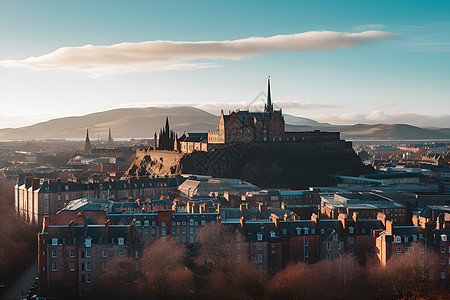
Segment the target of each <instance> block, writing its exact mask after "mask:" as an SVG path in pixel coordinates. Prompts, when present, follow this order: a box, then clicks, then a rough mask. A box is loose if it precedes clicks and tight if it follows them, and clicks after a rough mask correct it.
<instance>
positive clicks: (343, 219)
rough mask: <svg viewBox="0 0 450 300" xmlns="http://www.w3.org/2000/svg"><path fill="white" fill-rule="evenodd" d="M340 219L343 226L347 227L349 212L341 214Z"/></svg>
mask: <svg viewBox="0 0 450 300" xmlns="http://www.w3.org/2000/svg"><path fill="white" fill-rule="evenodd" d="M338 220H339V221H341V223H342V227H343V228H344V229H347V214H339V216H338Z"/></svg>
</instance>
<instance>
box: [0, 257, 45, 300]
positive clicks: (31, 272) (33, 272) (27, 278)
mask: <svg viewBox="0 0 450 300" xmlns="http://www.w3.org/2000/svg"><path fill="white" fill-rule="evenodd" d="M37 268H38V266H37V258H36V259H35V261H34V262H33V264H31V265H30V266H28V268H27V269H26V270H25V271H24V272H23V273H22V275H21V276H20V277H19V278H18V279H17V281H16V282H15V283H14V285H13V286H12V287H10V288H8V287H6V288H7V291H6V294H5V295H3V296H2V297H1V299H2V300H13V299H20V298H22V297H26V295H27V292H28V289H29V288H30V286H31V285H32V284H33V280H34V278H36V277H37V275H38V270H37ZM22 292H23V294H22Z"/></svg>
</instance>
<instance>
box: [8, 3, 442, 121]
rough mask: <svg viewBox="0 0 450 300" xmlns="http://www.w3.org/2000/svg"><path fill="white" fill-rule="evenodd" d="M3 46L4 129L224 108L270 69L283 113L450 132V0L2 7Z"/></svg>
mask: <svg viewBox="0 0 450 300" xmlns="http://www.w3.org/2000/svg"><path fill="white" fill-rule="evenodd" d="M368 31H375V32H376V36H375V37H373V34H372V35H371V34H370V33H367V32H368ZM308 32H313V33H308ZM324 32H325V33H324ZM326 32H328V33H326ZM305 33H306V34H307V35H308V34H309V35H308V36H312V38H311V39H313V40H314V39H316V38H319V39H320V40H321V44H320V46H318V47H315V48H314V47H312V48H313V49H310V48H308V47H309V46H308V43H311V39H308V38H306V40H305V38H304V37H305ZM296 34H300V35H296ZM302 34H303V35H302ZM278 36H281V38H280V37H278ZM254 37H261V38H266V39H264V40H263V41H260V40H257V39H256V40H255V39H252V38H254ZM283 37H286V38H287V40H284V38H283ZM158 40H162V41H166V42H169V43H168V45H165V44H164V45H163V46H158V45H156V46H155V42H154V41H158ZM0 41H1V42H0V43H1V46H0V82H1V88H0V99H1V104H2V106H1V110H0V127H10V126H11V127H16V126H21V125H26V124H31V123H34V122H37V121H42V120H47V119H50V118H54V117H60V116H68V115H82V114H87V113H90V112H95V111H102V110H106V109H112V108H119V107H127V106H162V105H163V106H164V105H179V104H185V105H194V106H196V107H199V108H204V109H207V110H208V111H210V112H213V113H216V114H218V112H219V111H220V108H221V107H223V108H225V109H234V108H246V107H248V105H249V103H251V102H252V101H253V100H254V99H255V97H257V96H258V94H259V93H260V92H264V91H265V89H266V80H267V76H268V75H270V76H271V80H272V99H273V100H274V101H275V103H276V104H277V103H278V105H279V107H282V108H283V110H284V112H285V113H290V114H294V115H298V116H303V117H309V118H313V119H315V120H318V121H322V122H330V123H334V124H352V123H358V122H361V123H410V124H414V125H420V126H440V127H450V84H449V82H450V1H292V2H289V1H285V2H279V1H278V2H276V1H222V2H217V1H127V2H125V1H76V2H75V1H0ZM171 41H180V42H184V43H182V44H181V45H179V44H175V45H174V44H173V43H170V42H171ZM205 41H206V42H205ZM208 41H209V42H211V41H216V42H218V43H216V44H217V45H214V46H211V47H210V43H208ZM225 41H231V42H225ZM124 42H127V43H136V44H128V45H129V48H127V49H126V57H125V58H124V56H117V57H118V58H117V59H116V54H117V53H118V52H114V53H112V52H111V51H119V50H117V49H116V48H120V47H121V46H117V44H120V43H124ZM143 42H150V43H149V44H148V47H147V46H145V47H144V48H143V49H141V50H139V49H137V47H140V46H141V45H143V44H142V43H143ZM186 42H194V43H186ZM199 42H203V43H199ZM293 43H298V45H297V46H296V47H294V48H295V49H291V45H292V44H293ZM342 43H344V46H342V45H343V44H342ZM85 45H93V46H95V47H93V48H92V49H91V50H89V51H91V52H88V56H89V57H90V60H89V63H86V62H85V61H83V60H81V62H80V59H79V57H80V55H79V54H80V51H84V49H85V48H86V47H84V48H80V47H82V46H85ZM230 45H231V46H230ZM304 45H306V46H304ZM101 46H107V47H101ZM62 47H69V48H68V49H66V50H61V49H60V48H62ZM127 47H128V46H127ZM155 47H156V48H155ZM191 47H194V50H192V52H189V51H190V50H189V49H191ZM205 47H207V48H205ZM215 47H219V48H220V49H217V48H215ZM224 47H225V50H223V49H224ZM233 47H237V49H238V50H236V51H237V53H234V54H233V53H232V51H231V50H230V53H228V52H227V51H226V49H230V48H233ZM305 47H306V48H305ZM58 49H60V50H59V52H58V51H57V50H58ZM196 49H199V50H198V51H199V53H200V52H201V54H198V53H197V52H196V51H197V50H196ZM324 49H325V50H324ZM138 50H139V51H138ZM55 51H57V52H55ZM120 51H125V50H120ZM148 51H153V52H152V53H154V54H152V55H149V54H148ZM167 51H169V52H170V53H173V54H170V55H169V54H166V53H168V52H167ZM142 52H145V53H143V54H142V55H143V56H142V57H141V56H140V57H139V62H138V63H136V62H135V61H134V59H135V58H134V55H138V53H142ZM188 52H189V53H188ZM83 53H84V52H83ZM119 53H120V55H122V54H123V52H119ZM155 53H156V54H155ZM187 53H188V54H187ZM162 54H164V55H162ZM139 55H140V54H139ZM69 56H70V57H69ZM30 57H38V59H37V61H36V60H35V61H33V59H31V60H30ZM68 57H69V58H68ZM74 57H75V58H76V59H75V58H74ZM106 58H111V60H115V61H114V62H113V63H111V60H110V61H108V62H106V63H105V62H103V60H104V59H106ZM83 59H85V57H84V58H83ZM98 61H102V62H101V63H100V62H98ZM149 62H151V63H149ZM255 104H261V108H262V105H263V104H262V102H261V99H259V98H257V102H256V103H255Z"/></svg>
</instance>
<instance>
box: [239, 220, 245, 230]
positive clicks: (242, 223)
mask: <svg viewBox="0 0 450 300" xmlns="http://www.w3.org/2000/svg"><path fill="white" fill-rule="evenodd" d="M240 221H241V228H242V229H244V227H245V219H244V217H241V219H240Z"/></svg>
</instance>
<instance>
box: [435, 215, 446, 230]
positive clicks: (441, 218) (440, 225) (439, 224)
mask: <svg viewBox="0 0 450 300" xmlns="http://www.w3.org/2000/svg"><path fill="white" fill-rule="evenodd" d="M436 223H437V224H436V225H437V226H436V229H444V224H445V214H439V216H438V217H437V222H436Z"/></svg>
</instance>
